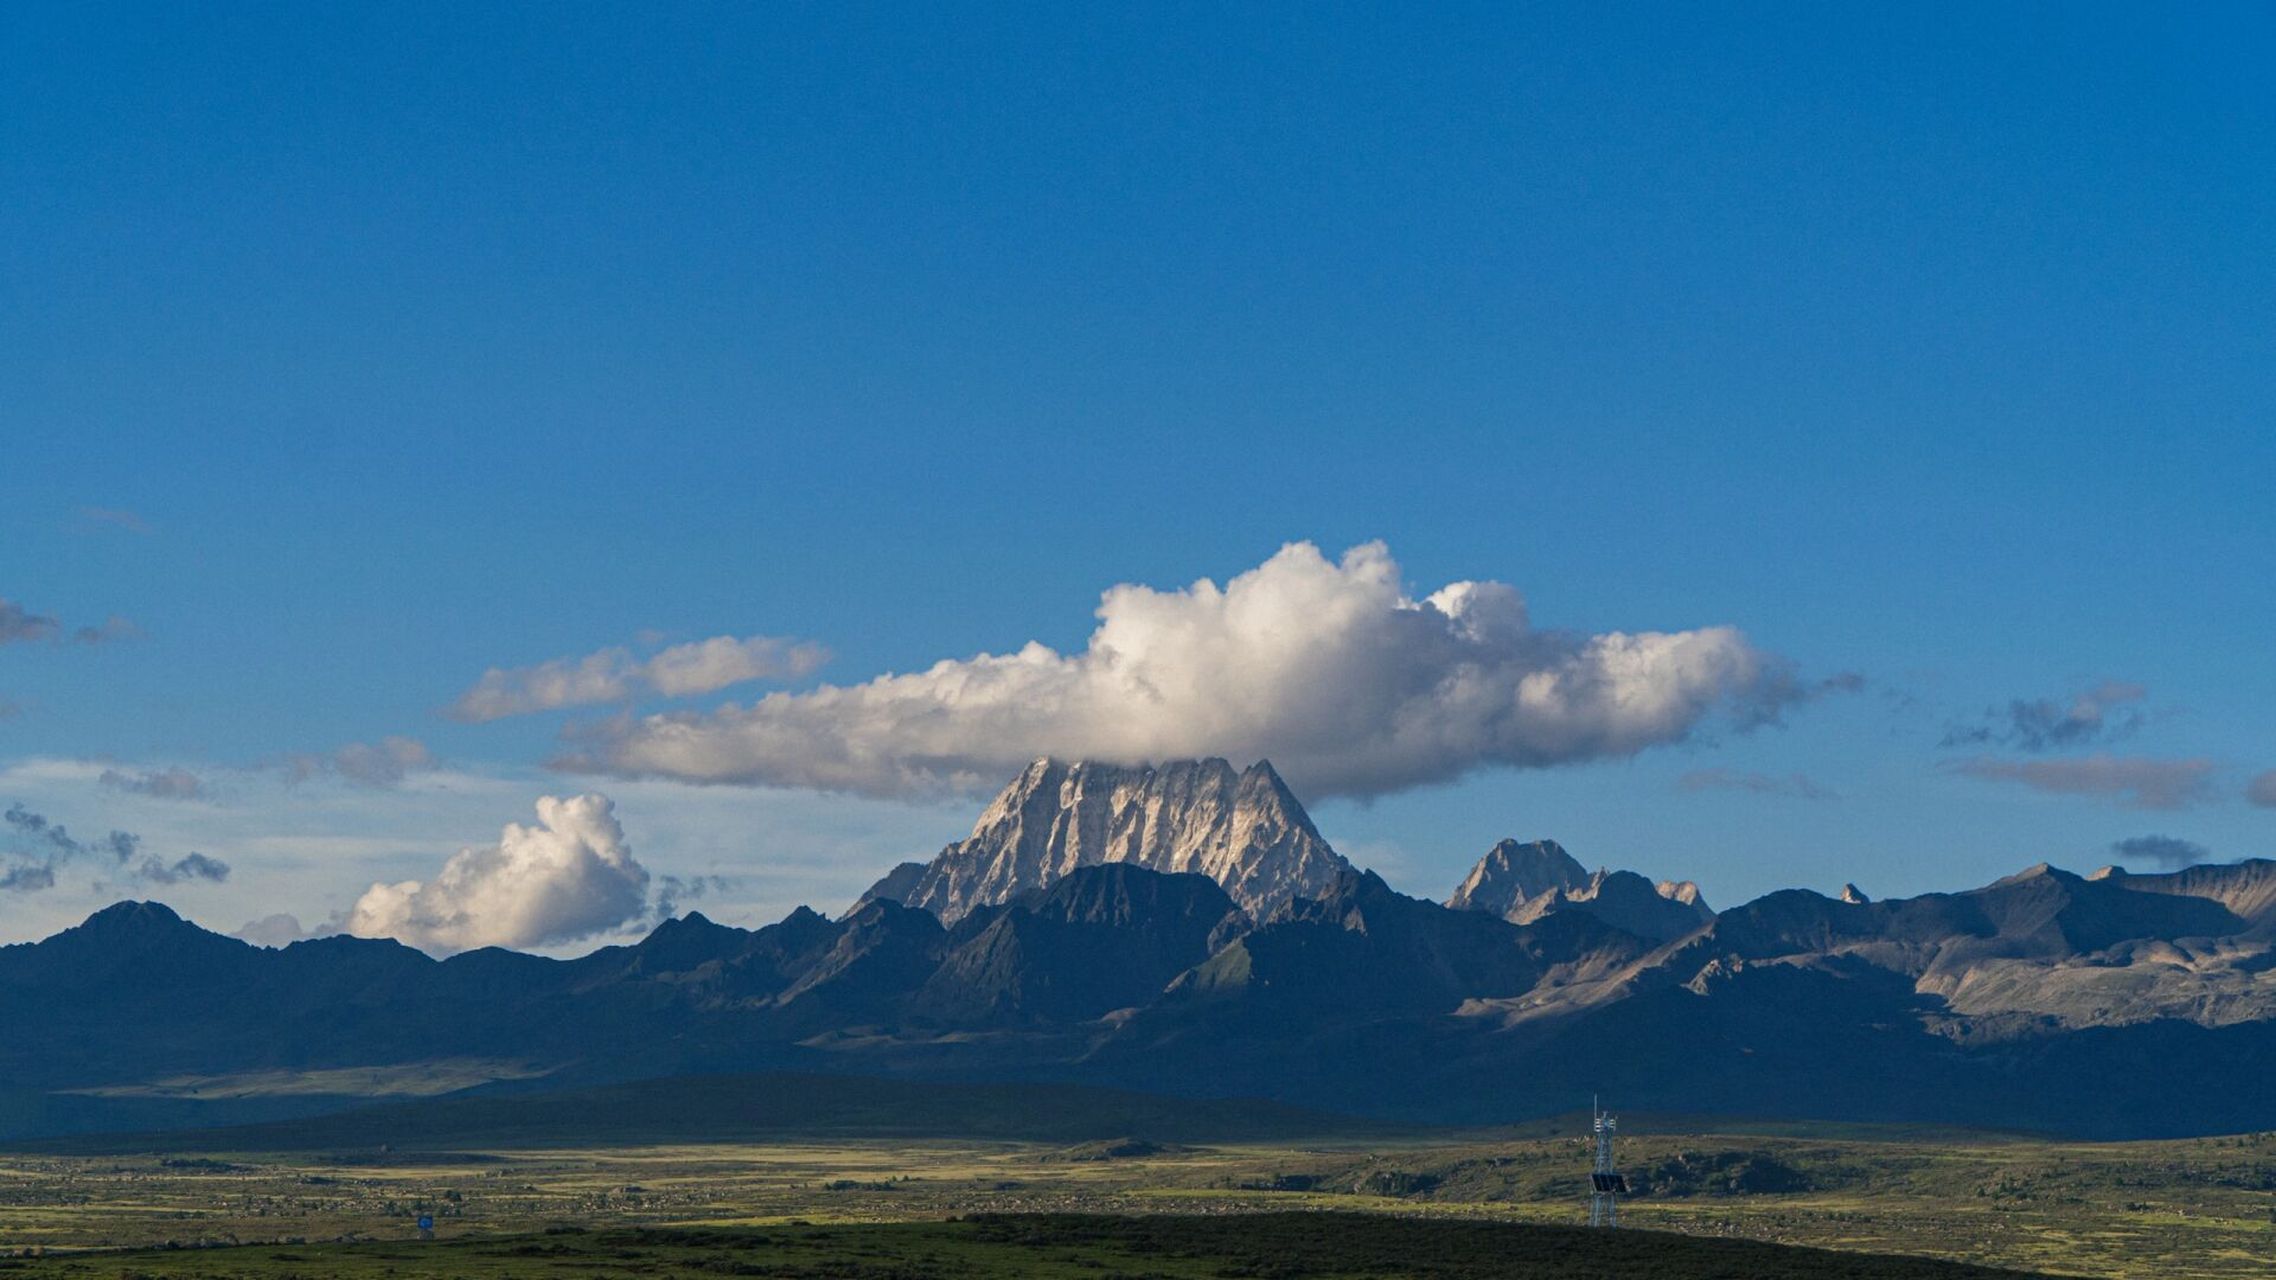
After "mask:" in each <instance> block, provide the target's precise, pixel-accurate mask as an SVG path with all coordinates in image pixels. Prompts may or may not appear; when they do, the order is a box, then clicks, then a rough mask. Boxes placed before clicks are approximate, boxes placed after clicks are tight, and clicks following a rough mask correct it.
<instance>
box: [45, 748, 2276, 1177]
mask: <svg viewBox="0 0 2276 1280" xmlns="http://www.w3.org/2000/svg"><path fill="white" fill-rule="evenodd" d="M1079 770H1080V766H1052V765H1049V764H1046V765H1044V766H1040V767H1039V768H1038V769H1036V770H1030V771H1029V773H1030V774H1032V775H1035V776H1033V777H1032V778H1030V777H1024V776H1023V779H1022V783H1021V785H1018V786H1015V787H1014V788H1013V789H1011V790H1009V791H1007V793H1006V797H1007V798H1008V800H1009V802H1007V800H1006V799H1000V800H999V803H998V805H996V806H992V807H991V810H990V816H989V817H987V818H984V819H983V821H982V823H981V824H980V827H981V830H980V831H979V832H977V833H976V836H975V838H976V839H980V840H981V844H980V845H979V846H977V847H976V849H972V848H966V847H964V846H965V845H967V844H969V842H960V844H959V845H952V846H950V848H949V850H948V851H947V852H946V853H944V855H943V857H944V858H945V859H947V860H948V861H947V862H946V863H945V864H941V866H940V874H938V875H933V876H932V877H931V879H930V880H929V881H928V880H927V879H926V875H929V874H930V873H931V870H932V869H930V868H925V867H920V868H919V872H920V873H925V874H919V875H903V876H900V877H899V883H900V884H903V885H906V886H908V887H910V888H912V889H915V888H920V887H922V886H924V885H927V884H930V885H932V886H935V887H934V888H931V889H928V890H926V892H927V893H942V894H948V895H949V896H950V898H951V899H952V900H953V901H955V902H956V903H957V904H958V905H959V906H960V907H961V909H960V910H955V911H953V912H952V913H951V914H949V915H947V916H945V917H944V915H942V914H937V913H935V912H934V911H933V910H931V909H930V908H928V907H924V906H921V905H919V906H912V905H908V903H906V902H905V901H902V900H897V899H896V898H895V897H894V896H892V895H890V894H886V893H882V892H881V893H878V894H875V895H873V896H871V897H870V898H868V899H867V900H865V901H864V902H863V903H861V904H860V905H859V906H858V907H857V908H856V909H855V910H853V911H851V912H850V913H848V914H847V915H845V916H844V917H842V918H839V919H830V918H827V917H824V916H822V915H820V914H818V913H816V912H813V911H810V910H807V909H804V908H801V909H799V910H798V911H795V912H793V913H791V914H790V915H789V916H787V917H785V918H784V919H783V920H781V921H779V922H777V923H775V924H771V925H767V926H765V927H764V928H759V929H741V928H735V927H732V926H728V925H722V924H717V923H714V922H712V921H710V920H707V919H705V918H703V917H702V916H700V915H689V916H685V917H682V918H680V919H677V920H672V921H668V922H666V923H664V924H662V925H660V926H658V927H657V928H656V929H655V931H654V932H653V933H651V934H650V935H649V937H647V938H646V939H644V940H643V941H641V942H639V943H637V944H634V945H630V946H617V947H605V948H602V949H600V950H598V951H595V952H593V953H591V954H589V955H586V956H581V957H578V958H576V959H573V960H552V959H546V958H543V957H538V956H531V955H524V954H520V953H516V952H510V951H500V950H483V951H474V952H468V953H465V954H462V955H457V956H453V957H451V958H449V959H447V960H436V959H433V958H431V957H429V956H427V955H425V954H423V953H420V952H418V951H414V950H412V949H411V948H408V947H405V946H402V945H400V944H398V943H395V942H391V941H384V940H372V939H360V938H348V937H332V938H325V939H319V940H313V941H305V942H299V943H295V944H293V945H291V946H289V947H285V948H282V949H279V950H268V949H264V948H259V947H255V946H252V945H249V944H247V943H244V942H241V941H239V940H236V939H233V938H226V937H222V936H219V935H217V934H213V933H209V932H207V931H205V930H203V929H200V928H198V927H197V926H195V925H193V924H190V923H188V922H187V921H184V920H182V919H181V918H180V917H179V916H177V915H175V914H174V913H173V912H171V911H170V910H168V909H166V908H165V907H163V906H160V905H158V904H155V903H121V904H118V905H116V906H113V907H110V908H106V909H105V910H103V911H100V912H97V913H96V914H95V915H94V916H92V917H90V918H89V919H88V920H87V922H86V923H84V924H82V925H79V926H77V927H74V928H72V929H67V930H64V931H63V932H61V933H59V934H57V935H55V936H54V937H51V938H49V939H47V940H45V941H43V942H39V943H31V944H22V945H18V946H11V947H0V1024H4V1025H7V1026H10V1027H13V1028H19V1029H25V1033H24V1034H19V1035H14V1036H9V1037H0V1136H5V1135H9V1134H23V1133H35V1132H49V1131H57V1130H63V1129H85V1128H96V1127H112V1128H120V1127H153V1126H156V1125H159V1124H170V1123H193V1122H194V1123H210V1122H220V1121H234V1120H244V1119H257V1118H265V1117H266V1116H270V1115H284V1114H292V1113H294V1112H295V1111H296V1110H297V1111H303V1112H304V1111H306V1110H308V1109H311V1108H317V1107H324V1106H341V1105H347V1104H348V1103H350V1102H353V1101H356V1100H358V1099H354V1098H326V1097H319V1096H314V1095H313V1094H312V1093H311V1092H310V1091H309V1090H308V1089H306V1088H305V1087H300V1086H296V1088H295V1089H294V1090H287V1091H284V1092H281V1093H278V1094H277V1095H275V1096H273V1097H271V1096H268V1095H265V1094H263V1093H262V1092H261V1090H262V1089H263V1088H265V1087H267V1086H265V1085H263V1084H261V1082H263V1081H272V1080H279V1079H282V1080H288V1081H297V1080H302V1079H307V1078H348V1077H353V1078H357V1079H363V1078H371V1079H379V1078H382V1077H386V1076H388V1075H389V1074H390V1073H395V1074H403V1073H409V1074H412V1075H420V1074H422V1073H424V1074H426V1075H433V1074H435V1073H436V1072H437V1071H440V1070H443V1069H445V1068H447V1069H448V1070H449V1071H451V1072H456V1073H459V1075H461V1076H466V1077H469V1082H470V1083H471V1082H478V1081H481V1080H488V1081H491V1082H492V1083H490V1084H488V1085H486V1086H484V1087H488V1088H493V1089H504V1088H514V1089H531V1088H544V1087H557V1086H567V1085H575V1084H591V1083H597V1082H605V1081H610V1080H627V1079H640V1078H654V1077H666V1076H673V1075H680V1074H689V1073H697V1072H714V1071H739V1070H778V1069H788V1070H802V1071H822V1072H849V1073H859V1074H872V1075H890V1076H901V1077H910V1078H921V1079H965V1080H1023V1079H1033V1080H1066V1081H1079V1082H1088V1083H1095V1084H1104V1085H1115V1086H1121V1087H1127V1088H1137V1089H1143V1090H1153V1091H1158V1092H1168V1093H1182V1094H1193V1095H1209V1096H1260V1097H1269V1098H1274V1099H1278V1100H1281V1101H1285V1102H1292V1103H1297V1104H1301V1105H1306V1106H1312V1107H1320V1108H1325V1109H1330V1110H1338V1111H1346V1112H1357V1113H1368V1114H1375V1115H1381V1116H1387V1117H1393V1118H1400V1119H1419V1120H1431V1121H1440V1122H1471V1123H1482V1122H1502V1121H1507V1120H1512V1119H1520V1118H1524V1117H1527V1116H1533V1115H1541V1114H1547V1113H1551V1112H1555V1111H1560V1110H1565V1109H1568V1108H1569V1107H1570V1106H1571V1105H1572V1100H1573V1098H1574V1097H1575V1096H1579V1095H1585V1094H1587V1093H1589V1092H1591V1091H1595V1090H1606V1091H1611V1092H1614V1093H1617V1094H1618V1095H1619V1096H1621V1097H1622V1098H1623V1100H1624V1102H1625V1103H1626V1105H1629V1106H1632V1107H1636V1108H1647V1109H1667V1110H1684V1111H1694V1112H1697V1111H1709V1112H1716V1111H1720V1112H1727V1113H1734V1114H1748V1115H1757V1116H1785V1117H1794V1118H1824V1119H1840V1120H1875V1121H1903V1122H1923V1121H1927V1122H1936V1123H1947V1124H1971V1123H1973V1124H1997V1125H2001V1126H2005V1127H2018V1126H2020V1127H2025V1128H2034V1127H2035V1128H2044V1129H2049V1130H2053V1131H2057V1132H2063V1133H2072V1134H2079V1135H2092V1136H2104V1137H2123V1136H2148V1135H2156V1134H2181V1133H2213V1132H2228V1131H2236V1130H2240V1129H2247V1128H2270V1127H2276V1097H2272V1096H2270V1095H2269V1093H2268V1091H2266V1090H2258V1089H2250V1088H2240V1089H2229V1090H2220V1091H2210V1092H2209V1091H2206V1090H2202V1089H2197V1088H2193V1087H2190V1086H2191V1084H2192V1083H2193V1082H2194V1081H2195V1080H2197V1079H2199V1078H2204V1077H2211V1078H2227V1079H2234V1080H2257V1079H2261V1078H2264V1077H2265V1076H2266V1074H2267V1072H2268V1070H2269V1069H2270V1067H2271V1066H2272V1065H2276V862H2268V861H2250V862H2243V863H2236V864H2229V865H2223V866H2201V867H2194V868H2189V869H2187V870H2183V871H2176V872H2170V873H2157V874H2141V875H2136V874H2129V873H2127V872H2124V871H2121V870H2115V869H2105V870H2104V871H2102V872H2098V873H2096V874H2094V875H2091V876H2080V875H2075V874H2072V873H2070V872H2067V871H2062V870H2059V869H2056V868H2052V867H2047V866H2044V865H2042V866H2037V867H2032V868H2029V869H2027V870H2026V871H2024V872H2022V873H2019V874H2017V875H2014V876H2009V877H2006V878H2004V879H2001V880H1999V881H1996V882H1994V883H1992V884H1989V885H1985V886H1982V887H1980V888H1977V889H1970V890H1965V891H1962V892H1958V893H1938V894H1923V895H1919V896H1917V897H1912V898H1895V899H1883V900H1877V901H1875V900H1868V899H1867V898H1866V896H1865V895H1864V894H1862V893H1858V892H1853V891H1852V892H1845V893H1844V894H1843V895H1842V896H1841V897H1839V898H1835V897H1828V896H1826V895H1823V894H1819V893H1814V892H1810V891H1806V890H1785V891H1780V892H1777V893H1772V894H1769V895H1766V896H1764V897H1761V898H1758V899H1755V900H1754V901H1752V902H1748V903H1744V904H1741V905H1739V906H1736V907H1733V908H1729V909H1727V910H1725V911H1723V912H1721V913H1710V912H1708V911H1707V910H1706V908H1705V905H1704V903H1702V902H1700V901H1699V898H1698V895H1697V893H1696V892H1695V891H1689V892H1687V891H1685V890H1683V889H1682V888H1681V887H1680V886H1670V887H1668V888H1666V889H1663V888H1660V887H1658V886H1654V885H1652V884H1651V883H1650V882H1648V881H1645V880H1644V879H1643V878H1642V877H1640V876H1633V875H1631V874H1629V873H1624V872H1594V873H1591V872H1586V871H1583V870H1582V869H1581V866H1580V864H1579V863H1578V862H1577V861H1576V860H1574V859H1572V858H1571V857H1570V855H1568V854H1566V853H1565V852H1564V850H1563V849H1561V848H1559V847H1557V846H1555V845H1554V844H1553V843H1551V842H1546V841H1543V842H1536V843H1534V844H1531V845H1520V844H1517V843H1515V842H1503V843H1502V844H1501V845H1497V846H1496V848H1495V850H1494V851H1492V852H1490V853H1489V854H1488V855H1487V857H1486V858H1485V859H1482V860H1481V862H1480V864H1479V866H1478V867H1477V868H1475V869H1474V870H1473V872H1472V874H1471V875H1470V877H1469V878H1468V879H1467V880H1466V881H1465V883H1464V885H1463V886H1462V887H1461V888H1460V889H1459V890H1457V892H1456V893H1455V895H1454V897H1453V899H1452V901H1451V903H1450V904H1448V905H1441V904H1439V903H1434V902H1430V901H1426V900H1423V899H1419V898H1413V897H1408V896H1406V895H1404V894H1401V893H1398V892H1397V891H1395V890H1393V889H1392V888H1390V887H1389V886H1388V885H1386V884H1385V883H1384V882H1383V881H1382V879H1381V878H1380V877H1377V876H1375V875H1374V874H1372V873H1370V872H1365V871H1361V870H1358V869H1355V868H1352V867H1350V866H1349V865H1348V864H1346V863H1344V862H1343V861H1342V860H1341V859H1340V858H1335V859H1334V860H1333V861H1332V862H1331V861H1329V859H1330V858H1332V857H1333V851H1332V850H1327V849H1326V845H1325V842H1324V841H1320V840H1318V836H1317V832H1316V831H1314V830H1313V829H1312V826H1311V823H1310V820H1309V819H1308V818H1306V817H1304V816H1303V815H1302V809H1301V807H1300V806H1298V805H1296V804H1295V802H1294V800H1293V797H1287V798H1285V799H1283V798H1281V797H1280V796H1277V795H1271V794H1263V795H1261V796H1259V795H1258V794H1257V793H1260V792H1269V791H1273V790H1278V791H1280V792H1285V788H1280V787H1278V785H1277V779H1276V778H1270V777H1268V776H1266V775H1265V774H1264V773H1262V772H1261V767H1260V769H1252V770H1250V771H1247V772H1246V773H1243V774H1240V775H1235V776H1234V777H1233V779H1232V785H1231V786H1228V785H1227V781H1226V776H1225V775H1226V774H1228V773H1230V768H1229V766H1227V767H1225V768H1224V769H1222V770H1220V769H1218V768H1216V767H1208V768H1200V769H1196V770H1194V771H1190V772H1188V773H1186V774H1185V775H1184V776H1180V772H1179V771H1177V770H1169V771H1165V770H1159V769H1157V770H1151V771H1120V772H1117V773H1109V772H1107V771H1103V770H1102V771H1098V772H1096V773H1095V774H1089V773H1086V776H1082V777H1077V776H1076V775H1077V773H1078V771H1079ZM1165 772H1167V773H1168V774H1169V775H1170V777H1169V780H1168V781H1164V780H1163V775H1164V773H1165ZM1252 788H1254V789H1256V792H1251V791H1250V789H1252ZM1245 793H1247V794H1249V795H1250V798H1249V799H1248V800H1245V801H1244V799H1243V795H1244V794H1245ZM1038 797H1045V798H1046V799H1045V800H1038V799H1037V798H1038ZM1046 801H1048V802H1046ZM1244 804H1246V805H1247V806H1248V808H1247V809H1246V810H1245V812H1246V813H1247V814H1248V815H1249V817H1248V818H1245V819H1243V818H1241V817H1240V815H1241V814H1242V813H1244V809H1243V805H1244ZM1053 805H1056V806H1057V807H1056V808H1053V807H1052V806H1053ZM1196 833H1199V834H1196ZM1211 833H1228V834H1215V835H1213V834H1211ZM1252 837H1254V838H1252ZM1117 839H1119V840H1120V843H1117V842H1116V840H1117ZM1260 850H1261V851H1267V852H1265V853H1262V854H1260V852H1259V851H1260ZM1110 851H1121V852H1123V853H1125V854H1126V855H1128V856H1121V857H1110V856H1107V855H1108V853H1109V852H1110ZM1165 851H1167V852H1165ZM1271 851H1279V852H1271ZM1027 853H1034V854H1036V855H1038V857H1037V858H1036V859H1035V860H1034V861H1032V862H1023V861H1022V860H1021V859H1022V858H1023V857H1024V856H1025V854H1027ZM1171 853H1174V854H1176V855H1177V856H1178V857H1179V858H1181V859H1184V860H1185V861H1186V865H1189V866H1192V867H1194V868H1196V869H1195V870H1173V871H1168V872H1163V871H1158V870H1154V869H1152V868H1149V867H1148V866H1145V865H1143V864H1142V862H1141V860H1140V859H1141V858H1142V857H1143V858H1157V857H1166V856H1168V855H1169V854H1171ZM951 855H954V856H951ZM1283 856H1285V857H1287V858H1290V859H1292V860H1293V862H1292V863H1291V864H1280V863H1277V862H1276V859H1278V858H1281V857H1283ZM936 862H938V860H936ZM998 870H1001V871H1002V872H1003V873H1004V875H1008V876H1010V878H1011V880H1012V881H1014V882H1016V881H1018V880H1019V878H1020V877H1022V876H1024V877H1027V878H1028V879H1030V880H1033V881H1040V883H1026V884H1017V883H1007V882H1006V881H1005V880H1004V879H1003V878H1001V877H999V876H996V875H995V873H996V872H997V871H998ZM1220 877H1222V879H1221V878H1220ZM1623 877H1625V879H1624V878H1623ZM890 879H892V878H889V880H890ZM1629 881H1633V882H1634V883H1633V884H1630V883H1628V882H1629ZM1228 882H1230V883H1228ZM1296 883H1301V884H1302V886H1303V887H1302V889H1301V891H1299V890H1297V889H1294V888H1290V889H1288V891H1287V892H1285V893H1282V892H1277V891H1275V892H1272V893H1269V894H1267V893H1262V892H1254V890H1257V889H1258V888H1259V887H1260V886H1264V885H1276V886H1280V885H1291V884H1296ZM1244 886H1245V887H1247V888H1249V889H1250V890H1252V892H1251V894H1250V899H1251V903H1253V904H1254V905H1250V904H1244V903H1243V902H1242V901H1241V900H1240V896H1239V895H1238V894H1236V893H1235V892H1234V891H1233V890H1234V889H1236V888H1242V887H1244ZM1639 886H1640V888H1639ZM908 896H920V895H908ZM920 900H922V898H921V896H920ZM1639 903H1642V904H1645V906H1646V910H1647V911H1648V912H1650V913H1651V914H1649V915H1648V916H1646V917H1644V918H1641V919H1634V918H1628V917H1627V916H1626V915H1625V914H1624V912H1625V911H1626V909H1627V908H1629V907H1633V906H1635V905H1636V904H1639ZM351 1069H352V1070H351ZM185 1081H188V1082H191V1083H192V1084H194V1085H195V1086H196V1087H195V1088H194V1089H189V1086H186V1085H184V1083H183V1082H185ZM199 1082H203V1083H199ZM185 1089H189V1093H190V1094H194V1095H196V1097H229V1098H232V1099H234V1101H231V1102H229V1103H227V1104H220V1103H208V1102H200V1101H197V1100H196V1097H191V1096H188V1095H186V1094H184V1093H183V1090H185ZM262 1108H268V1110H266V1111H264V1110H262Z"/></svg>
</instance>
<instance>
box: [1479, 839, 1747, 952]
mask: <svg viewBox="0 0 2276 1280" xmlns="http://www.w3.org/2000/svg"><path fill="white" fill-rule="evenodd" d="M1446 905H1447V906H1449V907H1452V908H1454V909H1455V910H1457V911H1484V912H1488V913H1490V914H1493V915H1497V916H1500V917H1501V918H1502V919H1504V920H1507V921H1509V922H1510V923H1512V924H1531V923H1533V922H1534V921H1536V920H1539V919H1541V918H1542V917H1543V916H1546V915H1548V914H1550V913H1551V912H1554V911H1564V910H1575V911H1585V912H1587V913H1588V914H1590V915H1593V916H1595V917H1597V918H1598V919H1600V920H1603V921H1604V922H1605V923H1606V924H1609V925H1612V926H1614V927H1615V928H1619V929H1625V930H1627V931H1628V932H1630V933H1633V934H1635V935H1636V936H1638V937H1641V938H1653V939H1658V940H1661V941H1665V940H1667V939H1671V938H1680V937H1682V936H1683V935H1685V934H1687V933H1690V932H1691V931H1692V930H1694V929H1697V928H1698V927H1699V926H1700V925H1702V924H1705V923H1706V922H1707V921H1709V920H1712V919H1714V918H1715V913H1714V912H1713V911H1712V910H1709V909H1708V906H1707V902H1706V899H1704V898H1703V897H1701V896H1700V893H1699V886H1698V885H1696V884H1693V883H1692V882H1691V881H1689V880H1663V881H1660V882H1659V883H1658V884H1654V883H1652V882H1651V881H1649V880H1646V879H1645V878H1644V877H1642V876H1640V875H1637V874H1636V873H1635V872H1633V871H1609V870H1597V871H1590V870H1588V869H1586V868H1584V867H1583V866H1581V864H1580V863H1579V862H1577V861H1575V860H1574V858H1573V856H1572V855H1571V854H1569V853H1566V852H1565V850H1564V848H1563V846H1561V845H1559V844H1558V843H1557V842H1556V841H1554V840H1534V841H1531V842H1527V843H1520V842H1519V841H1516V840H1504V841H1502V842H1501V843H1500V844H1497V845H1495V846H1494V847H1493V848H1492V849H1489V850H1487V852H1486V856H1485V857H1483V858H1480V859H1478V864H1477V865H1476V866H1474V867H1472V868H1470V874H1469V875H1468V876H1467V877H1465V878H1464V879H1463V881H1462V884H1461V885H1460V887H1458V888H1456V889H1455V890H1454V896H1453V897H1451V898H1448V899H1447V900H1446Z"/></svg>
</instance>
